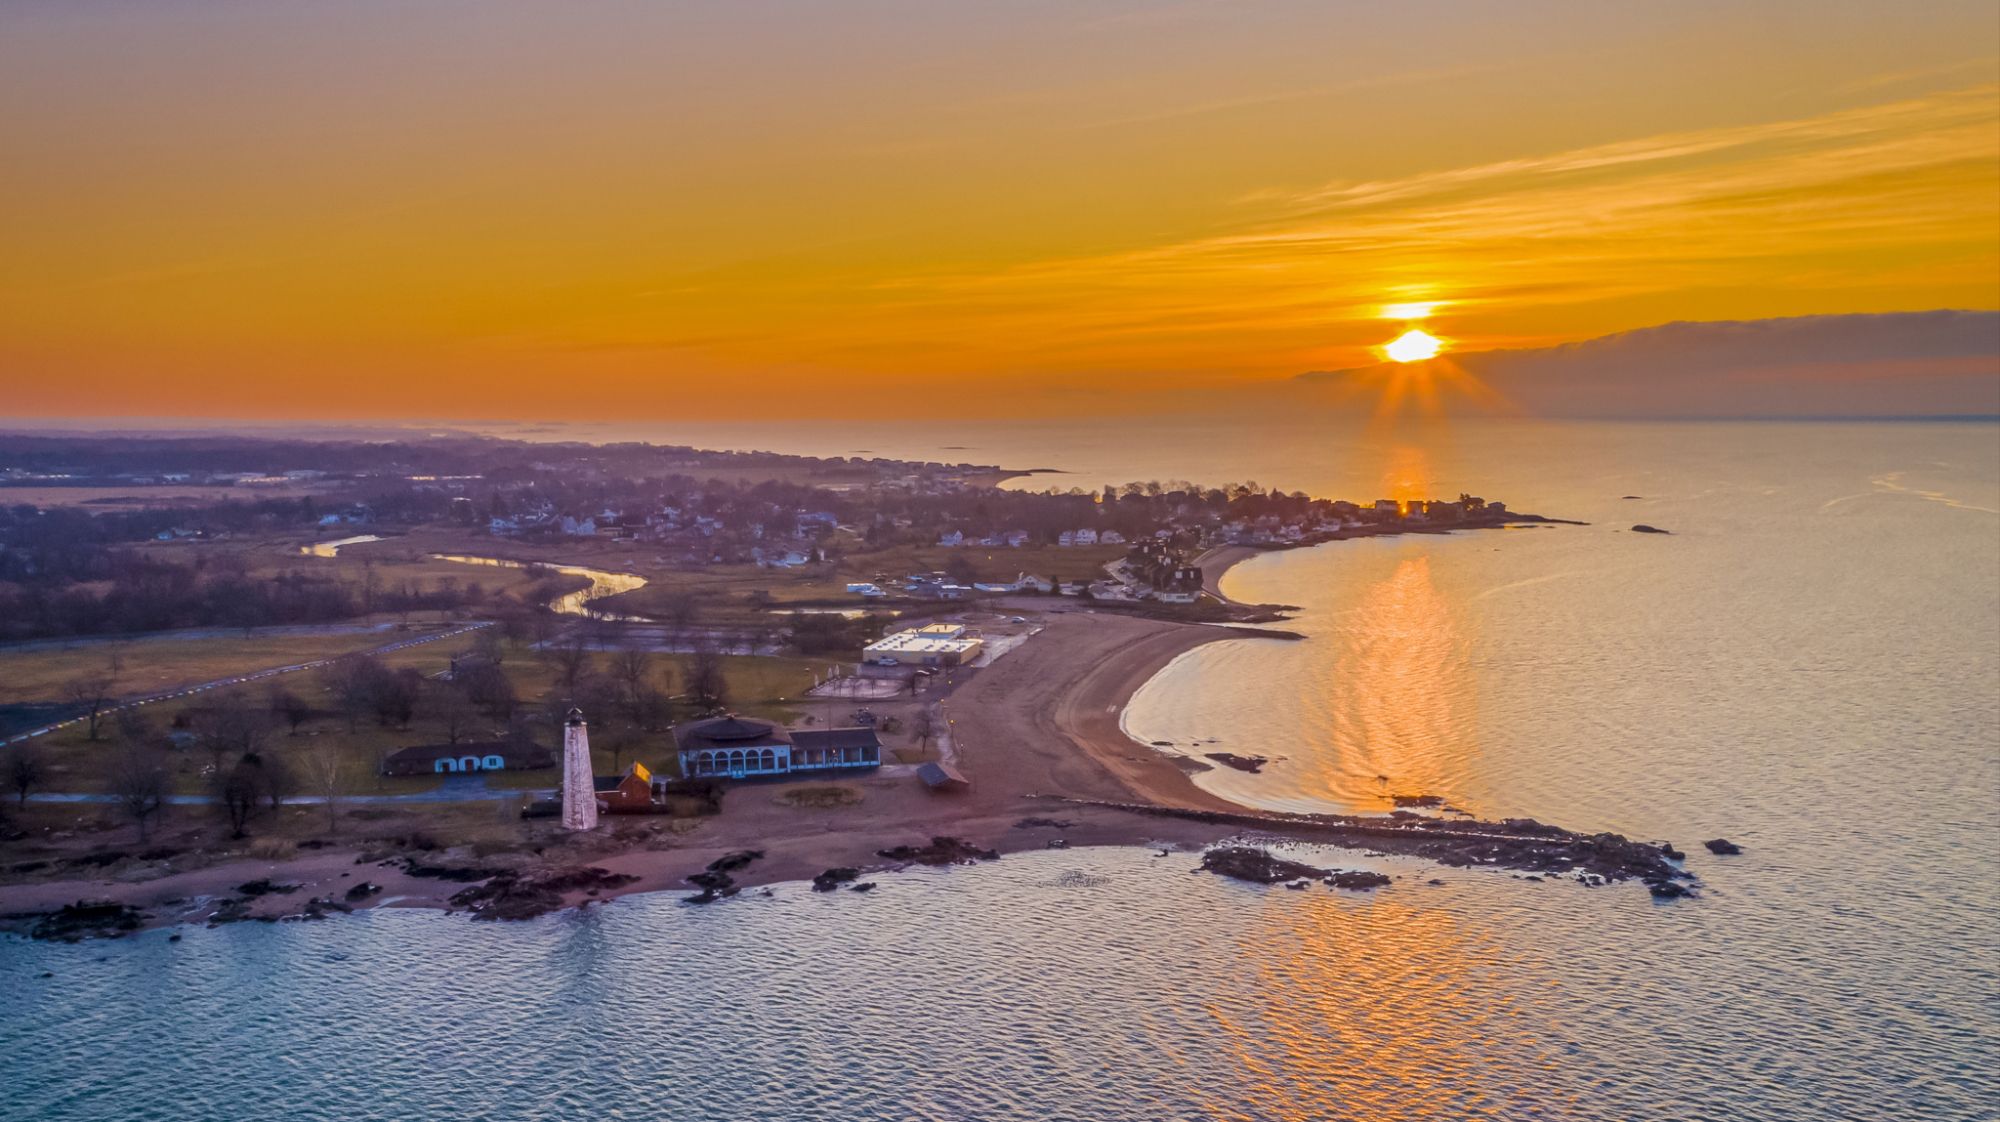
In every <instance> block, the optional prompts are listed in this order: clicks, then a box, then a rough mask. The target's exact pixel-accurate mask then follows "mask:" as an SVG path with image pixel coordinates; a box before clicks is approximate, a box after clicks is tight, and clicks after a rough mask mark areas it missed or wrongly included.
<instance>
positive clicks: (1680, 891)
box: [1646, 880, 1690, 900]
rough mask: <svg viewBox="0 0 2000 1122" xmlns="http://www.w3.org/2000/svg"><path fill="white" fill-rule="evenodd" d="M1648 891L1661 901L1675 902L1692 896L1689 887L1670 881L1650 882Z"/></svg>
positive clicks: (1647, 883)
mask: <svg viewBox="0 0 2000 1122" xmlns="http://www.w3.org/2000/svg"><path fill="white" fill-rule="evenodd" d="M1646 890H1647V891H1649V892H1651V893H1652V894H1653V895H1654V896H1655V897H1657V898H1659V899H1661V900H1673V899H1677V898H1679V897H1682V896H1687V895H1690V893H1689V892H1688V887H1687V885H1684V884H1680V883H1677V882H1675V881H1670V880H1649V881H1647V882H1646Z"/></svg>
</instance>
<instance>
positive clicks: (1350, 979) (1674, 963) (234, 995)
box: [0, 422, 2000, 1122]
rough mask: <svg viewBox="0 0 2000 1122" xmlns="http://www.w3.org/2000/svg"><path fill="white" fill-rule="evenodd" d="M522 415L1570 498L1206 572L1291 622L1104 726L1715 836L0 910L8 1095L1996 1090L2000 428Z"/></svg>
mask: <svg viewBox="0 0 2000 1122" xmlns="http://www.w3.org/2000/svg"><path fill="white" fill-rule="evenodd" d="M551 435H570V436H579V437H582V438H591V439H614V438H628V439H629V438H639V439H665V440H676V441H682V442H687V443H697V444H705V445H731V444H734V445H737V446H743V447H778V448H781V449H784V450H796V451H806V452H815V453H821V454H830V453H834V452H839V453H842V454H848V453H853V452H858V451H859V450H862V449H867V450H870V451H872V452H875V453H878V454H884V455H898V456H912V457H920V458H925V459H940V460H965V461H979V462H997V463H1002V464H1005V465H1008V466H1014V467H1022V466H1027V467H1041V466H1048V467H1060V468H1065V469H1067V470H1068V471H1070V472H1071V473H1072V474H1070V475H1066V476H1043V477H1036V478H1035V479H1032V480H1030V481H1027V482H1026V483H1025V485H1027V486H1047V485H1051V484H1058V485H1061V486H1064V487H1067V486H1071V485H1083V486H1093V487H1094V486H1099V485H1102V484H1103V483H1106V482H1124V481H1127V480H1134V479H1137V480H1144V479H1148V478H1157V479H1161V480H1171V479H1180V478H1187V479H1196V480H1200V481H1203V482H1224V481H1232V480H1255V481H1257V482H1260V483H1264V484H1267V485H1268V484H1276V485H1280V486H1283V487H1285V488H1286V489H1288V490H1290V489H1298V490H1305V491H1309V492H1312V493H1314V494H1320V495H1329V496H1337V497H1350V498H1357V499H1372V498H1376V497H1410V496H1414V495H1420V494H1422V495H1429V494H1436V495H1441V496H1444V497H1451V496H1455V495H1456V494H1457V493H1458V492H1459V491H1461V490H1465V491H1472V492H1474V493H1478V494H1483V495H1485V496H1487V497H1489V498H1503V499H1506V500H1507V501H1509V502H1510V503H1511V504H1512V505H1513V506H1514V507H1516V508H1517V509H1524V510H1532V511H1537V512H1540V513H1544V514H1548V515H1551V516H1557V517H1564V518H1573V519H1578V520H1582V521H1586V522H1588V523H1590V525H1587V526H1560V527H1554V528H1546V529H1523V530H1510V531H1488V532H1480V533H1472V534H1459V535H1452V536H1447V537H1434V536H1421V537H1404V538H1399V539H1381V540H1374V541H1365V542H1348V543H1335V544H1332V545H1328V546H1324V547H1320V548H1316V549H1311V550H1300V551H1295V552H1290V553H1283V554H1270V555H1265V556H1261V557H1259V558H1256V559H1254V560H1252V561H1250V562H1248V563H1246V564H1244V565H1242V566H1239V567H1238V568H1237V569H1236V570H1234V571H1233V572H1232V574H1231V576H1230V578H1229V579H1228V581H1227V582H1226V583H1225V586H1224V588H1225V591H1227V592H1228V593H1229V594H1230V595H1232V596H1234V597H1236V598H1239V599H1246V600H1268V601H1281V602H1285V603H1290V604H1296V605H1299V606H1300V608H1301V613H1300V615H1299V618H1298V620H1297V622H1296V623H1295V624H1294V625H1293V626H1295V627H1296V628H1297V629H1298V630H1300V631H1302V632H1305V633H1306V634H1307V635H1308V636H1309V638H1308V639H1307V640H1306V641H1305V642H1302V643H1290V644H1278V643H1223V644H1215V645H1211V646H1209V647H1205V648H1203V649H1201V650H1198V651H1195V652H1193V653H1191V654H1189V655H1187V656H1185V657H1183V658H1182V659H1181V660H1180V661H1178V662H1177V663H1175V664H1174V665H1173V666H1171V667H1169V668H1168V669H1167V670H1166V671H1165V672H1164V673H1162V674H1161V675H1160V676H1159V677H1158V678H1156V679H1155V680H1154V681H1153V682H1152V683H1151V684H1150V685H1149V686H1148V687H1147V688H1146V689H1145V690H1144V691H1142V693H1141V694H1140V696H1139V698H1138V699H1137V702H1136V703H1135V705H1134V707H1133V709H1132V710H1131V712H1130V713H1129V714H1128V726H1129V727H1130V729H1131V731H1132V732H1133V733H1134V735H1136V736H1138V737H1139V738H1140V739H1142V740H1147V741H1151V740H1168V741H1173V742H1175V744H1176V746H1177V750H1183V751H1190V752H1199V751H1209V750H1221V749H1225V748H1226V749H1228V750H1231V751H1236V752H1249V753H1257V754H1262V755H1267V756H1271V757H1273V758H1274V760H1275V762H1274V763H1273V764H1272V765H1271V766H1270V767H1268V768H1266V770H1265V772H1264V773H1263V774H1261V775H1254V776H1253V775H1245V774H1242V773H1238V772H1234V771H1229V770H1227V769H1224V770H1219V771H1216V772H1212V773H1209V774H1208V775H1206V776H1204V777H1203V780H1202V781H1203V782H1205V783H1207V784H1209V785H1210V786H1211V788H1212V789H1213V790H1216V791H1217V792H1219V793H1221V794H1223V795H1226V796H1227V797H1229V798H1232V799H1236V800H1240V801H1242V802H1244V803H1248V804H1252V805H1257V806H1266V807H1281V808H1287V809H1302V808H1340V809H1365V810H1377V809H1382V808H1384V807H1386V805H1387V801H1386V800H1387V796H1389V795H1391V794H1398V793H1433V794H1439V795H1443V796H1445V797H1447V798H1448V799H1450V800H1451V801H1452V802H1453V803H1455V804H1456V805H1458V806H1461V807H1464V808H1465V809H1467V810H1470V811H1473V812H1475V813H1479V814H1482V815H1531V816H1534V817H1537V818H1541V819H1544V820H1547V821H1552V822H1558V823H1561V824H1563V825H1568V826H1574V827H1579V828H1591V829H1595V828H1604V829H1614V830H1619V831H1621V832H1625V833H1629V834H1633V835H1636V836H1641V837H1651V838H1670V839H1672V840H1674V841H1676V842H1678V843H1679V844H1680V845H1681V846H1682V847H1683V848H1687V849H1691V850H1696V846H1697V843H1699V842H1700V841H1701V840H1702V839H1705V838H1710V837H1715V836H1728V837H1730V838H1732V839H1734V840H1737V841H1739V842H1741V843H1742V844H1743V845H1744V846H1745V848H1746V852H1745V853H1744V854H1743V855H1742V856H1740V857H1736V858H1730V859H1722V858H1713V857H1710V856H1708V855H1707V854H1706V853H1705V852H1701V851H1699V850H1696V854H1695V856H1694V857H1693V858H1692V859H1691V862H1690V864H1691V866H1692V867H1693V868H1694V869H1695V870H1696V871H1697V872H1698V873H1700V875H1701V877H1702V880H1703V884H1704V889H1703V896H1702V898H1701V899H1699V900H1694V901H1681V902H1675V903H1672V904H1656V903H1654V902H1653V901H1652V900H1651V899H1650V898H1648V897H1647V896H1646V894H1645V893H1644V892H1643V891H1642V890H1640V889H1636V888H1632V887H1630V886H1624V887H1620V888H1611V889H1596V890H1585V889H1582V888H1580V887H1577V886H1574V885H1569V884H1547V883H1540V884H1538V883H1532V882H1527V881H1522V880H1518V879H1512V878H1510V877H1508V876H1507V875H1506V874H1504V873H1478V872H1460V871H1444V872H1442V873H1439V872H1437V871H1436V870H1434V869H1431V868H1428V867H1425V866H1422V865H1419V864H1412V863H1402V862H1396V861H1390V860H1381V859H1373V860H1371V859H1367V858H1363V857H1361V856H1359V855H1358V854H1354V853H1351V852H1330V853H1324V854H1317V855H1315V856H1316V857H1317V858H1319V859H1322V860H1323V861H1324V863H1339V864H1343V865H1348V866H1358V865H1367V866H1370V867H1377V868H1383V869H1386V870H1388V871H1391V872H1395V873H1399V874H1402V876H1403V878H1404V879H1402V880H1400V881H1398V882H1397V883H1396V884H1395V885H1394V886H1392V887H1391V888H1389V889H1386V890H1383V891H1380V892H1377V893H1374V894H1372V895H1353V894H1344V893H1334V892H1331V891H1328V890H1324V889H1319V888H1315V889H1313V890H1311V891H1307V892H1286V891H1282V890H1279V891H1272V890H1265V889H1256V888H1250V887H1246V886H1242V885H1237V884H1232V883H1226V882H1222V881H1218V880H1216V879H1214V878H1211V877H1207V876H1191V875H1189V874H1188V870H1189V869H1190V868H1191V867H1192V866H1193V865H1194V859H1193V858H1192V857H1191V856H1188V855H1174V856H1170V857H1156V856H1154V855H1153V853H1152V852H1151V851H1149V850H1145V849H1096V850H1074V851H1067V852H1049V853H1043V854H1033V855H1026V856H1016V857H1009V858H1007V859H1005V860H1003V861H1001V862H998V863H997V864H994V865H991V866H986V867H982V868H979V869H966V870H949V871H943V872H934V871H933V872H914V873H908V874H903V875H898V876H892V877H886V878H883V879H882V885H881V888H879V889H878V890H877V891H876V892H875V893H873V894H871V895H868V896H856V895H852V894H845V893H842V894H836V895H833V896H830V897H829V896H816V895H814V894H812V893H810V892H808V891H806V890H805V889H804V888H803V886H797V885H788V886H780V887H779V888H778V890H777V893H776V896H775V898H772V899H764V898H747V899H739V900H736V901H733V902H731V903H729V904H726V905H723V906H719V907H712V908H707V909H691V908H685V907H683V906H681V905H679V904H677V903H675V902H674V901H673V900H671V899H667V898H657V897H654V898H638V899H631V900H626V901H622V902H619V903H617V904H615V905H613V906H611V907H608V908H603V909H598V910H594V911H591V912H589V913H586V914H581V915H578V914H570V915H561V916H553V917H549V918H546V919H543V920H539V921H535V922H533V923H529V924H525V925H511V926H504V927H501V926H494V925H486V924H478V925H475V924H471V923H467V922H465V921H463V920H462V919H460V918H456V917H453V918H446V917H442V916H437V915H432V914H426V913H415V912H377V913H371V914H367V915H363V916H357V917H353V918H350V919H343V920H338V921H334V922H329V923H326V924H318V925H282V926H278V927H267V926H261V925H258V926H239V927H234V928H226V929H222V930H218V931H212V932H211V931H190V932H187V933H186V936H185V939H184V941H182V942H180V943H169V942H167V941H166V937H165V934H164V933H153V934H149V935H146V936H144V937H141V938H138V939H133V940H128V941H123V942H117V943H104V944H92V945H85V946H80V947H49V946H38V945H32V944H28V943H25V942H21V941H7V942H0V1056H5V1057H6V1060H5V1062H4V1064H0V1118H22V1119H31V1118H32V1119H112V1118H117V1119H182V1118H228V1119H244V1120H251V1119H291V1118H309V1119H320V1118H324V1119H347V1118H357V1119H411V1118H441V1117H450V1118H464V1119H514V1118H576V1117H607V1118H627V1119H638V1118H660V1117H671V1118H675V1119H698V1118H700V1119H706V1118H718V1119H790V1118H804V1119H940V1120H942V1119H974V1118H1026V1119H1087V1120H1090V1122H1110V1120H1125V1119H1131V1120H1141V1119H1145V1120H1151V1119H1177V1118H1213V1119H1246V1120H1248V1119H1298V1120H1316V1119H1459V1118H1505V1119H1512V1118H1549V1119H1592V1120H1602V1122H1625V1120H1646V1119H1751V1120H1757V1119H1772V1120H1788V1119H1856V1120H1864V1119H1894V1120H1900V1119H1991V1118H1995V1117H2000V1075H1996V1071H2000V922H1996V917H2000V888H1996V885H2000V876H1996V874H2000V860H1996V852H2000V514H1996V513H1995V512H1996V511H2000V428H1996V427H1995V426H1991V425H1941V424H1936V425H1933V424H1917V425H1887V424H1853V425H1821V424H1811V425H1807V424H1747V423H1745V424H1736V423H1717V424H1682V425H1664V426H1642V425H1617V424H1539V423H1528V422H1518V423H1489V424H1484V425H1475V426H1461V427H1459V428H1455V429H1446V428H1437V427H1431V428H1416V429H1406V430H1402V431H1373V432H1363V431H1337V430H1329V429H1326V428H1324V427H1322V426H1317V425H1305V424H1296V425H1288V424H1277V425H1273V424H1256V425H1252V424H1244V423H1237V422H1214V423H1209V424H1205V425H1200V426H1197V425H1194V424H1191V423H1182V422H1150V423H1145V424H1139V423H1131V424H1126V425H1109V426H1107V425H1103V424H1088V425H1086V424H1080V423H1075V422H1064V423H1062V424H1059V425H1043V426H1033V427H1027V426H1003V425H989V426H970V427H967V428H964V429H962V430H954V431H953V432H951V433H949V434H946V435H944V436H940V435H939V433H938V430H935V429H931V430H923V431H917V430H912V429H908V428H890V427H888V426H881V427H879V428H877V429H874V430H866V429H864V430H855V429H853V428H852V427H848V428H846V429H843V430H842V431H839V432H837V433H827V432H823V431H819V430H817V429H812V428H800V429H788V428H786V427H784V426H779V427H777V428H775V429H774V428H769V427H766V428H763V429H760V430H756V431H755V432H750V431H747V430H746V431H743V432H740V433H739V432H732V431H730V430H723V429H702V428H698V427H688V428H682V429H677V430H672V431H669V430H651V431H641V430H603V431H592V432H580V431H568V432H565V433H563V434H551ZM944 445H959V446H961V447H950V448H948V447H945V446H944ZM1016 485H1017V486H1019V485H1024V484H1021V483H1017V484H1016ZM1627 495H1636V496H1639V497H1638V498H1625V497H1623V496H1627ZM1637 522H1645V523H1651V524H1653V525H1656V526H1661V527H1664V528H1666V529H1669V530H1671V531H1673V533H1672V535H1671V536H1652V535H1637V534H1633V533H1631V532H1630V527H1631V525H1632V524H1634V523H1637ZM1198 741H1199V742H1203V743H1201V744H1199V745H1197V744H1196V742H1198ZM1210 741H1213V742H1215V743H1214V745H1213V746H1211V745H1209V744H1207V743H1206V742H1210ZM1433 875H1437V876H1439V877H1440V878H1441V879H1443V880H1444V881H1446V882H1447V883H1446V884H1444V885H1443V886H1438V887H1432V886H1429V885H1427V884H1425V883H1424V882H1425V880H1427V879H1428V878H1429V877H1431V876H1433ZM44 971H49V972H52V973H53V974H54V977H52V978H48V979H43V978H40V977H39V975H40V974H41V973H42V972H44Z"/></svg>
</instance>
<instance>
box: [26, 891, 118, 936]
mask: <svg viewBox="0 0 2000 1122" xmlns="http://www.w3.org/2000/svg"><path fill="white" fill-rule="evenodd" d="M144 919H145V915H144V913H142V912H140V911H139V909H137V908H135V907H132V906H131V905H130V904H114V903H111V902H110V901H108V900H95V901H93V900H78V901H77V902H76V903H74V904H64V905H63V906H62V907H60V908H57V909H56V910H55V911H53V912H48V913H46V914H44V915H43V916H42V917H41V918H40V919H39V920H37V921H36V922H35V926H34V927H32V928H30V929H29V931H28V936H29V937H30V938H33V939H46V940H48V941H50V942H57V943H75V942H80V941H82V940H84V939H93V938H96V939H108V938H116V937H117V936H120V935H126V934H129V933H131V932H134V931H137V930H138V929H139V924H140V922H141V921H142V920H144Z"/></svg>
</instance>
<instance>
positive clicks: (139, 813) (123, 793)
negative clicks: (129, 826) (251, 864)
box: [111, 747, 240, 844]
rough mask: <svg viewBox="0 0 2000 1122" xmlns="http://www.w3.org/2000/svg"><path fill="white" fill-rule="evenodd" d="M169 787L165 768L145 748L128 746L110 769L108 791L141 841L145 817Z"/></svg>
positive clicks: (154, 810) (157, 806)
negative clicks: (137, 831)
mask: <svg viewBox="0 0 2000 1122" xmlns="http://www.w3.org/2000/svg"><path fill="white" fill-rule="evenodd" d="M169 787H170V783H169V781H168V779H167V769H165V768H163V767H161V766H160V762H159V760H157V759H155V758H154V757H153V754H152V753H151V752H149V751H148V750H146V749H144V748H138V747H127V748H126V749H125V752H124V755H123V756H121V757H120V758H119V761H118V763H117V765H116V766H115V767H113V769H112V772H111V794H112V796H113V797H114V798H116V799H117V800H118V808H119V809H120V810H122V811H124V812H125V814H126V816H127V817H129V818H130V819H132V822H133V824H134V825H136V826H138V827H139V841H140V843H141V844H144V842H145V840H146V820H147V819H149V818H151V817H152V816H153V815H155V814H157V813H159V811H160V808H161V807H163V806H165V805H166V804H167V792H168V790H169ZM239 836H240V835H239Z"/></svg>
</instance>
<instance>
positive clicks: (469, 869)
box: [391, 858, 510, 884]
mask: <svg viewBox="0 0 2000 1122" xmlns="http://www.w3.org/2000/svg"><path fill="white" fill-rule="evenodd" d="M393 863H394V862H391V864H393ZM401 864H402V866H403V871H404V872H405V873H408V874H409V875H410V876H413V877H428V878H430V879H433V880H448V881H457V882H459V883H461V884H470V883H472V882H473V881H476V880H486V879H487V878H489V877H497V876H500V875H501V874H503V873H506V872H509V871H510V870H507V869H501V868H497V867H494V866H490V865H426V864H424V863H423V862H421V861H418V860H416V859H415V858H404V859H403V861H402V862H401Z"/></svg>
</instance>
